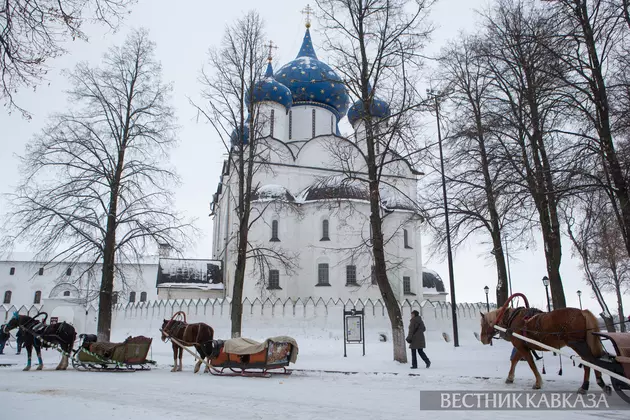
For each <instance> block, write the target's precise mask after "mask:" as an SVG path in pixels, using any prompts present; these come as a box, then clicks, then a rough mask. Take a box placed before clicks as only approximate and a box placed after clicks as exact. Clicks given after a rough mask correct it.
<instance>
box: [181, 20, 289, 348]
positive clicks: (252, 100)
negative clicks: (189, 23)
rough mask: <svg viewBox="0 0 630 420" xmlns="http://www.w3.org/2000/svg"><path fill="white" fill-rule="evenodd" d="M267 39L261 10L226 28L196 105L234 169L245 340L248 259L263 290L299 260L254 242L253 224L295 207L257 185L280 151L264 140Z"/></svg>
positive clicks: (237, 282) (236, 294)
mask: <svg viewBox="0 0 630 420" xmlns="http://www.w3.org/2000/svg"><path fill="white" fill-rule="evenodd" d="M264 41H265V35H264V24H263V21H262V19H261V18H260V16H259V15H258V13H257V12H254V11H250V12H248V13H247V14H246V15H245V16H244V17H242V18H240V19H238V20H237V21H236V22H235V23H234V24H233V25H231V26H229V27H227V28H226V31H225V34H224V37H223V41H222V44H221V47H220V48H214V49H212V50H211V51H210V56H209V62H210V66H211V67H212V73H211V74H209V73H207V72H205V71H203V72H202V76H201V83H202V85H203V91H202V98H203V100H204V103H205V104H206V106H201V105H195V104H194V103H193V105H194V106H195V108H196V109H197V110H198V112H199V115H201V116H203V118H204V119H205V120H207V121H208V122H209V123H210V124H211V125H212V127H213V128H214V130H215V131H216V133H217V134H218V135H219V137H220V139H221V141H222V143H223V145H224V147H225V149H226V151H227V153H228V162H227V163H226V164H227V166H228V167H229V168H231V171H229V173H224V175H223V178H222V184H224V185H226V188H225V189H226V192H225V193H226V194H227V198H226V202H228V201H229V202H230V203H232V202H233V204H234V206H235V207H234V209H235V212H236V220H235V222H234V229H233V230H232V228H230V231H229V232H227V233H226V235H228V236H230V240H229V242H232V244H231V245H232V246H233V247H234V249H235V252H236V254H237V260H236V268H235V272H234V283H233V285H232V305H231V320H232V337H240V336H241V330H242V315H243V287H244V284H245V280H246V276H247V261H248V260H253V264H254V265H253V272H254V273H256V274H257V275H258V276H260V281H259V285H260V286H261V287H263V286H264V284H265V283H266V282H267V281H268V279H267V276H266V273H268V272H269V268H270V267H271V266H272V265H273V266H283V267H284V268H285V272H287V273H291V272H293V270H294V269H295V267H296V264H295V262H294V261H296V260H297V259H296V258H295V255H293V254H291V253H290V252H288V251H286V250H283V249H281V248H280V247H278V246H274V244H272V245H267V246H263V245H261V244H258V243H255V242H253V241H251V240H250V238H249V232H250V230H251V229H252V226H253V225H254V224H255V223H256V222H260V223H262V222H263V220H264V218H263V216H264V214H265V212H266V211H267V210H268V209H274V210H276V211H278V210H280V209H289V210H290V209H294V206H293V205H292V203H290V202H288V201H287V200H284V199H283V197H282V194H280V195H274V194H271V195H268V196H266V197H265V194H266V193H267V192H266V191H263V190H260V187H261V185H259V184H258V183H257V182H256V174H257V173H259V172H261V171H265V170H271V169H270V166H269V162H270V160H272V155H273V156H276V157H277V150H275V149H274V148H273V146H271V145H270V143H269V142H268V141H266V140H265V137H267V136H268V134H266V131H265V130H267V129H268V128H269V127H270V117H269V115H267V113H266V112H263V106H264V105H263V102H264V101H262V100H258V99H260V98H257V97H256V92H257V89H258V88H259V86H260V85H259V84H260V83H261V82H263V78H264V77H272V68H271V51H270V52H269V53H268V54H267V53H266V47H265V45H264ZM265 59H268V60H269V63H268V66H267V72H264V71H263V69H264V68H265V67H264V66H265ZM228 185H229V187H227V186H228ZM220 188H221V193H223V188H222V187H220ZM217 199H218V197H217ZM232 234H233V235H234V237H232V236H231V235H232ZM225 252H227V250H225Z"/></svg>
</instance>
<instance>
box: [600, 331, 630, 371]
mask: <svg viewBox="0 0 630 420" xmlns="http://www.w3.org/2000/svg"><path fill="white" fill-rule="evenodd" d="M593 334H595V335H598V336H600V337H602V338H607V339H609V340H610V342H611V343H612V345H613V347H614V349H615V352H616V353H617V356H615V358H614V359H615V360H616V361H617V362H618V363H619V364H621V365H622V366H623V370H624V373H625V376H626V377H628V378H630V333H607V332H597V333H593Z"/></svg>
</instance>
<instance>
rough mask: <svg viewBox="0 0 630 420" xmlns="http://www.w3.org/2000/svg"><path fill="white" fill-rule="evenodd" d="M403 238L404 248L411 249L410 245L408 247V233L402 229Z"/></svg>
mask: <svg viewBox="0 0 630 420" xmlns="http://www.w3.org/2000/svg"><path fill="white" fill-rule="evenodd" d="M403 238H404V240H405V248H407V249H411V245H409V231H408V230H407V229H403Z"/></svg>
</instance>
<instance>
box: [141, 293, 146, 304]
mask: <svg viewBox="0 0 630 420" xmlns="http://www.w3.org/2000/svg"><path fill="white" fill-rule="evenodd" d="M146 301H147V292H142V293H140V302H146Z"/></svg>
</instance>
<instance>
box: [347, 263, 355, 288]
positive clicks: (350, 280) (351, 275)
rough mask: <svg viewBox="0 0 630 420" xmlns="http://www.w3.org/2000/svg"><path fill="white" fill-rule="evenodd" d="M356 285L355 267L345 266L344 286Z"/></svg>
mask: <svg viewBox="0 0 630 420" xmlns="http://www.w3.org/2000/svg"><path fill="white" fill-rule="evenodd" d="M356 285H357V266H356V265H347V266H346V286H356Z"/></svg>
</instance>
